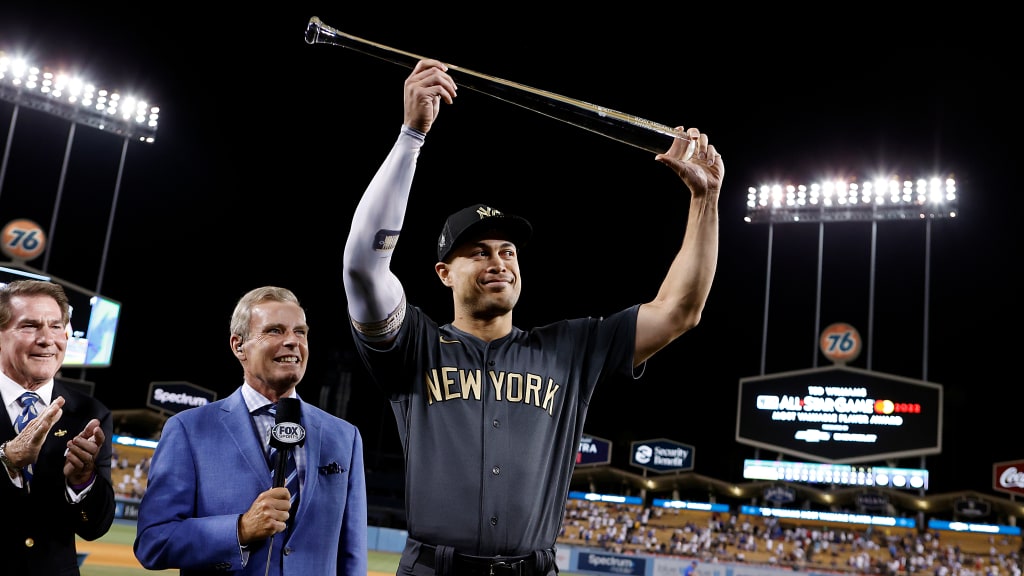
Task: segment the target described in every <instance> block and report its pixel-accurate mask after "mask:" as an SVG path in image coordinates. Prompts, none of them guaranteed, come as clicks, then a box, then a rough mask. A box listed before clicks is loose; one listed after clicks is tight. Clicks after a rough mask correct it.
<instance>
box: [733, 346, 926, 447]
mask: <svg viewBox="0 0 1024 576" xmlns="http://www.w3.org/2000/svg"><path fill="white" fill-rule="evenodd" d="M941 438H942V387H941V386H939V385H937V384H932V383H929V382H925V381H922V380H912V379H909V378H902V377H899V376H893V375H890V374H881V373H878V372H871V371H868V370H861V369H857V368H850V367H846V366H834V367H828V368H816V369H811V370H804V371H797V372H786V373H780V374H771V375H767V376H759V377H751V378H744V379H741V380H740V391H739V402H738V414H737V419H736V441H737V442H739V443H741V444H747V445H750V446H756V447H760V448H767V449H771V450H775V451H778V452H783V453H786V454H791V455H794V456H798V457H801V458H806V459H809V460H814V461H819V462H830V463H834V464H835V463H850V462H865V461H872V460H883V459H889V458H902V457H907V456H921V455H926V454H938V453H940V452H941V451H942V442H941Z"/></svg>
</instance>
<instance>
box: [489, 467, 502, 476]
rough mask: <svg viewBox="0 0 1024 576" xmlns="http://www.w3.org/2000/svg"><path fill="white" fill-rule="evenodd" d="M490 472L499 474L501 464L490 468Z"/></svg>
mask: <svg viewBox="0 0 1024 576" xmlns="http://www.w3.org/2000/svg"><path fill="white" fill-rule="evenodd" d="M491 474H494V475H495V476H497V475H498V474H501V466H495V467H494V468H491Z"/></svg>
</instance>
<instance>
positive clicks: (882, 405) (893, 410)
mask: <svg viewBox="0 0 1024 576" xmlns="http://www.w3.org/2000/svg"><path fill="white" fill-rule="evenodd" d="M920 413H921V405H920V404H917V403H914V402H893V401H892V400H875V414H920Z"/></svg>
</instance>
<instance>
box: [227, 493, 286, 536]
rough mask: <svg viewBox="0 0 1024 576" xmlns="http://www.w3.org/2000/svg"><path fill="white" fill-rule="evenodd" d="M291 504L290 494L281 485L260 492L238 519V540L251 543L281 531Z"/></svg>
mask: <svg viewBox="0 0 1024 576" xmlns="http://www.w3.org/2000/svg"><path fill="white" fill-rule="evenodd" d="M291 505H292V500H291V494H289V493H288V489H287V488H285V487H283V486H282V487H277V488H271V489H270V490H267V491H266V492H262V493H260V495H259V496H257V497H256V500H255V501H253V503H252V506H249V510H247V511H246V512H245V514H242V517H241V518H240V519H239V520H238V542H239V543H241V544H252V543H254V542H257V541H259V540H263V539H264V538H268V537H270V536H273V535H274V534H277V533H278V532H283V531H284V529H285V528H287V526H288V525H287V524H286V522H288V518H289V515H290V513H289V511H288V509H289V508H291Z"/></svg>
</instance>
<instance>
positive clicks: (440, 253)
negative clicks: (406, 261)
mask: <svg viewBox="0 0 1024 576" xmlns="http://www.w3.org/2000/svg"><path fill="white" fill-rule="evenodd" d="M487 230H497V231H499V232H501V233H503V234H504V235H506V236H508V239H509V240H511V241H512V242H513V243H514V244H515V245H516V247H517V248H522V247H523V246H525V245H526V242H527V241H528V240H529V239H530V236H532V235H533V226H531V225H530V223H529V222H528V221H527V220H526V219H525V218H520V217H519V216H513V215H511V214H506V213H504V212H502V211H501V210H498V209H495V208H492V207H491V206H488V205H486V204H473V205H472V206H467V207H466V208H463V209H462V210H459V211H458V212H456V213H454V214H452V215H451V216H449V217H448V219H447V220H445V221H444V228H443V229H441V236H440V237H439V238H438V239H437V259H438V260H439V261H442V262H443V261H445V260H447V259H448V256H450V255H451V253H452V250H454V249H455V247H456V246H458V245H459V244H460V243H462V242H464V241H465V240H467V239H468V238H469V237H470V236H472V235H475V234H478V233H481V232H484V231H487Z"/></svg>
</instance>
